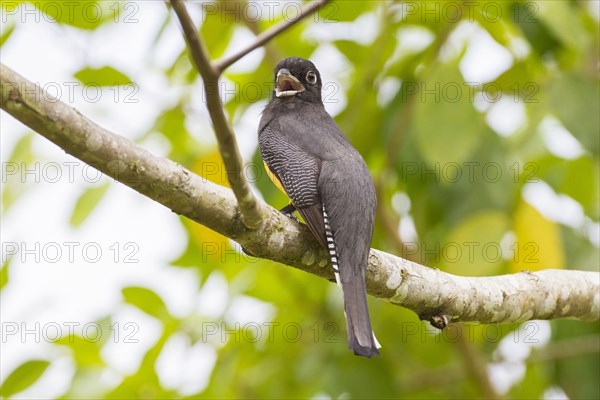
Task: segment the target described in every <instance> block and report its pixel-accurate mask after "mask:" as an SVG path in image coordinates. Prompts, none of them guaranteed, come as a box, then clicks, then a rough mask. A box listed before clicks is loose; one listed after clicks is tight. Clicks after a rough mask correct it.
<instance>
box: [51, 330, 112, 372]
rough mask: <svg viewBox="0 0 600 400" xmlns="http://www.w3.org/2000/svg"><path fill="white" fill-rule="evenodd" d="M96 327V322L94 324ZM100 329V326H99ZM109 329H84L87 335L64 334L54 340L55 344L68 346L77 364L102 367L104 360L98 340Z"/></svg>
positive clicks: (107, 332)
mask: <svg viewBox="0 0 600 400" xmlns="http://www.w3.org/2000/svg"><path fill="white" fill-rule="evenodd" d="M95 326H96V327H98V326H99V325H98V324H95ZM100 329H101V328H100ZM111 333H112V332H110V331H97V332H94V331H93V330H92V329H86V330H85V334H86V335H89V337H85V338H84V337H82V336H79V335H72V334H71V335H65V336H63V337H61V338H59V339H57V340H56V341H55V343H56V344H59V345H62V346H66V347H69V348H70V349H71V350H72V351H73V357H74V359H75V362H76V363H77V365H78V366H80V367H81V366H85V367H102V366H104V365H105V364H104V361H103V360H102V356H101V355H100V347H99V342H101V341H102V337H106V336H109V335H110V334H111Z"/></svg>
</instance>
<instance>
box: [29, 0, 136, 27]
mask: <svg viewBox="0 0 600 400" xmlns="http://www.w3.org/2000/svg"><path fill="white" fill-rule="evenodd" d="M33 5H34V6H35V7H36V8H38V9H39V10H40V11H41V12H43V13H44V14H46V15H48V16H50V17H51V18H52V19H54V20H55V21H56V22H58V23H60V24H65V25H69V26H73V27H75V28H79V29H87V30H94V29H96V28H97V27H99V26H100V25H102V24H104V23H105V22H108V21H111V20H112V21H119V20H120V19H121V20H124V18H120V17H119V14H120V12H121V4H119V2H112V1H98V0H79V1H73V2H69V1H65V2H62V1H56V2H51V3H49V2H43V1H41V2H38V1H34V2H33ZM138 7H139V6H138ZM136 11H137V9H136V8H135V7H133V13H131V14H130V15H129V17H130V19H131V17H132V14H135V12H136Z"/></svg>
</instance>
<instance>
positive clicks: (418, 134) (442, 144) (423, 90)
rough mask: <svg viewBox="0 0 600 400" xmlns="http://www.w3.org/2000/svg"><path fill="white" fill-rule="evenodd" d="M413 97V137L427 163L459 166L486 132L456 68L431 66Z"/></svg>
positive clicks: (453, 66) (481, 118)
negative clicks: (457, 164)
mask: <svg viewBox="0 0 600 400" xmlns="http://www.w3.org/2000/svg"><path fill="white" fill-rule="evenodd" d="M412 85H417V86H416V87H415V88H414V89H416V90H417V92H416V94H414V96H418V97H417V98H415V99H414V102H415V103H416V105H415V113H414V117H413V118H414V119H413V126H412V135H414V138H415V140H416V143H417V146H418V148H419V150H420V152H421V153H422V155H423V158H424V159H425V160H426V161H428V162H430V163H432V164H433V163H440V164H441V165H442V166H443V165H445V164H448V163H462V162H463V161H465V160H467V158H468V157H469V155H470V154H471V152H472V151H473V150H474V149H475V148H476V147H477V145H478V144H479V142H480V140H481V138H482V134H483V132H484V131H485V124H484V121H483V117H482V116H481V115H480V114H479V113H478V112H477V111H476V110H475V108H474V107H473V104H472V98H471V95H470V93H471V92H470V89H469V87H468V86H467V84H466V83H465V82H464V80H463V79H462V76H461V75H460V72H459V71H458V66H457V65H456V64H454V63H453V64H439V65H436V66H433V67H432V69H431V71H430V73H429V74H428V76H426V77H425V79H424V81H423V82H413V83H412Z"/></svg>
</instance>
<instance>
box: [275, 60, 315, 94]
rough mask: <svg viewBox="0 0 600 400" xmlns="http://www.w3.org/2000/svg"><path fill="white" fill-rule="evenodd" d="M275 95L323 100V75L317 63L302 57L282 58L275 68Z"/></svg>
mask: <svg viewBox="0 0 600 400" xmlns="http://www.w3.org/2000/svg"><path fill="white" fill-rule="evenodd" d="M274 97H277V98H280V99H285V98H300V99H302V100H305V101H308V102H321V75H320V74H319V71H318V70H317V68H316V67H315V65H314V64H313V63H312V62H311V61H309V60H305V59H304V58H300V57H290V58H284V59H283V60H281V61H280V62H279V63H278V64H277V67H276V68H275V92H274Z"/></svg>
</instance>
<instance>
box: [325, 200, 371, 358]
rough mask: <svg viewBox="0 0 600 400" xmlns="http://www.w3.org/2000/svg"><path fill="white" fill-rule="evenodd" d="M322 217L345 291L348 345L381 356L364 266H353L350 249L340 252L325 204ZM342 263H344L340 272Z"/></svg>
mask: <svg viewBox="0 0 600 400" xmlns="http://www.w3.org/2000/svg"><path fill="white" fill-rule="evenodd" d="M323 220H324V223H325V238H326V240H327V251H328V252H329V258H330V259H331V264H332V266H333V273H334V275H335V280H336V281H337V284H338V285H339V286H340V287H341V288H342V292H343V294H344V314H345V316H346V329H347V332H348V348H350V349H351V350H352V351H353V352H354V354H356V355H359V356H363V357H367V358H371V357H374V356H378V355H379V351H378V350H377V349H379V348H381V345H380V344H379V342H378V341H377V338H376V337H375V334H374V333H373V330H372V329H371V319H370V317H369V308H368V305H367V289H366V286H365V275H364V269H363V268H362V267H360V268H354V266H353V265H352V263H351V262H352V260H351V259H349V257H348V253H347V252H345V251H343V252H342V253H341V254H339V253H338V250H337V248H336V245H335V241H334V238H333V233H332V231H331V227H330V226H329V218H328V216H327V212H326V211H325V207H323ZM340 256H341V257H342V258H340ZM340 263H343V265H344V267H343V269H342V271H341V272H340V266H339V265H340Z"/></svg>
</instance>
